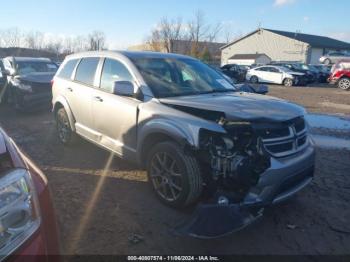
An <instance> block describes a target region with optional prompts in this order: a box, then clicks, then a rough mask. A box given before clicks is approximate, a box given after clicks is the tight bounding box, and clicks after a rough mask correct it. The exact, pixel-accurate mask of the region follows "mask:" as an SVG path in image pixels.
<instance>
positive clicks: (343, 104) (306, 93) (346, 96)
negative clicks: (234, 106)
mask: <svg viewBox="0 0 350 262" xmlns="http://www.w3.org/2000/svg"><path fill="white" fill-rule="evenodd" d="M269 95H271V96H276V97H279V98H283V99H286V100H289V101H292V102H294V103H297V104H300V105H302V106H304V107H306V109H307V110H308V111H309V112H313V113H327V114H347V115H349V116H350V92H349V91H344V90H341V89H339V88H335V87H329V86H326V85H324V87H292V88H285V87H281V86H278V85H270V86H269Z"/></svg>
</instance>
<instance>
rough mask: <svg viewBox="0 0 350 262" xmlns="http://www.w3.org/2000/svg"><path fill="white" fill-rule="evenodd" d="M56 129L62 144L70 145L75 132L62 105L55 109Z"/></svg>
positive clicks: (73, 141)
mask: <svg viewBox="0 0 350 262" xmlns="http://www.w3.org/2000/svg"><path fill="white" fill-rule="evenodd" d="M55 119H56V129H57V133H58V138H59V140H60V141H61V143H62V144H64V145H72V144H74V143H75V142H76V139H77V137H76V134H75V133H74V131H73V130H72V127H71V126H70V123H69V118H68V115H67V112H66V110H65V109H64V108H63V107H62V108H60V109H58V110H57V111H56V115H55Z"/></svg>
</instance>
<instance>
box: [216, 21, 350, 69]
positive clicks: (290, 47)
mask: <svg viewBox="0 0 350 262" xmlns="http://www.w3.org/2000/svg"><path fill="white" fill-rule="evenodd" d="M329 51H347V52H349V51H350V44H349V43H346V42H343V41H339V40H336V39H333V38H329V37H325V36H317V35H309V34H302V33H293V32H286V31H278V30H272V29H264V28H259V29H257V30H255V31H254V32H252V33H250V34H248V35H246V36H244V37H242V38H239V39H237V40H235V41H233V42H231V43H229V44H227V45H225V46H223V47H221V64H222V65H225V64H227V63H229V61H228V60H229V59H230V58H232V57H233V56H234V55H238V54H257V53H258V54H266V55H267V56H269V57H270V58H271V59H272V60H273V61H299V62H303V63H310V64H316V63H318V62H319V58H320V57H321V56H323V55H324V54H326V53H328V52H329Z"/></svg>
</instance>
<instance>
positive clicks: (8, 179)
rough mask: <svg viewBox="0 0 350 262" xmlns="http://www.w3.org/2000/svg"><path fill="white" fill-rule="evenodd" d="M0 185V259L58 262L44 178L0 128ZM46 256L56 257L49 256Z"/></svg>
mask: <svg viewBox="0 0 350 262" xmlns="http://www.w3.org/2000/svg"><path fill="white" fill-rule="evenodd" d="M0 188H1V189H0V204H1V205H0V207H1V208H0V224H1V229H0V230H1V234H0V243H1V245H0V259H1V260H2V259H5V258H9V259H10V260H9V261H17V260H18V261H27V260H28V261H49V260H50V261H51V260H55V261H58V260H59V257H57V255H59V242H58V236H57V229H56V219H55V214H54V210H53V205H52V203H51V197H50V192H49V188H48V184H47V179H46V177H45V175H44V174H43V173H42V172H41V171H40V170H39V168H38V167H37V166H36V165H35V164H34V163H33V162H32V161H31V160H30V159H29V158H28V157H27V156H25V155H24V154H23V153H22V152H21V150H20V149H19V148H18V147H17V145H16V144H15V143H14V142H13V140H12V139H11V138H9V137H8V136H7V134H6V133H5V132H4V131H3V130H2V129H1V128H0ZM49 255H56V256H55V257H50V259H49V257H48V256H49ZM31 256H32V257H31ZM35 256H38V257H37V259H35V258H36V257H35Z"/></svg>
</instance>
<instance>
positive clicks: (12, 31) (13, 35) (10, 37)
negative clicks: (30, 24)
mask: <svg viewBox="0 0 350 262" xmlns="http://www.w3.org/2000/svg"><path fill="white" fill-rule="evenodd" d="M21 37H22V36H21V31H20V30H19V29H18V28H17V27H13V28H9V29H7V30H4V31H2V35H1V39H2V45H3V46H4V47H19V46H21Z"/></svg>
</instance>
